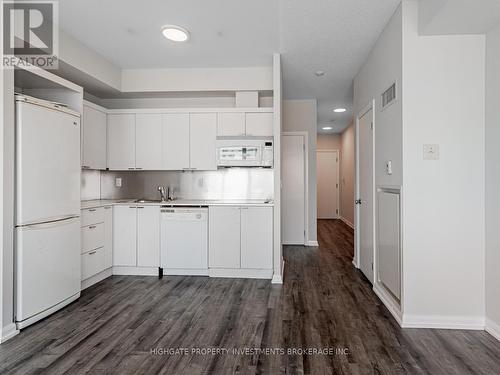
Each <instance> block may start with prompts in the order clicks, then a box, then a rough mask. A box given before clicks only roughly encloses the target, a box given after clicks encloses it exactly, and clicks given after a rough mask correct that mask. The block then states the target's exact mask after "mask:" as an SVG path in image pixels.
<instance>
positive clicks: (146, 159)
mask: <svg viewBox="0 0 500 375" xmlns="http://www.w3.org/2000/svg"><path fill="white" fill-rule="evenodd" d="M135 169H139V170H140V169H144V170H160V169H162V115H161V114H151V113H145V114H142V113H138V114H136V117H135Z"/></svg>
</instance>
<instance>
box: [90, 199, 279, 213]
mask: <svg viewBox="0 0 500 375" xmlns="http://www.w3.org/2000/svg"><path fill="white" fill-rule="evenodd" d="M136 200H137V199H134V198H131V199H93V200H86V201H82V202H81V209H82V210H85V209H89V208H96V207H104V206H114V205H122V204H123V205H132V204H137V205H140V206H169V207H175V206H255V207H272V206H274V201H270V202H268V203H266V201H265V200H263V199H242V200H239V199H224V200H223V199H176V200H174V201H168V202H159V201H155V202H152V201H150V202H135V201H136Z"/></svg>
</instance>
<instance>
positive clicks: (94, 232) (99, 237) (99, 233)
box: [82, 223, 104, 254]
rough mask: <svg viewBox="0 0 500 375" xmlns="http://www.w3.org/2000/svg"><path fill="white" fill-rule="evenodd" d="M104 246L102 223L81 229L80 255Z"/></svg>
mask: <svg viewBox="0 0 500 375" xmlns="http://www.w3.org/2000/svg"><path fill="white" fill-rule="evenodd" d="M103 246H104V223H100V224H92V225H89V226H87V227H83V228H82V254H83V253H86V252H87V251H90V250H94V249H97V248H98V247H103Z"/></svg>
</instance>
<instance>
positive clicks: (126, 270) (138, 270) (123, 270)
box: [113, 266, 158, 276]
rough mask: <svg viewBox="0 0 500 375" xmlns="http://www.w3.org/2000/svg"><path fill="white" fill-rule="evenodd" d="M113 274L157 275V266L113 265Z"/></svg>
mask: <svg viewBox="0 0 500 375" xmlns="http://www.w3.org/2000/svg"><path fill="white" fill-rule="evenodd" d="M113 275H124V276H158V267H126V266H114V267H113Z"/></svg>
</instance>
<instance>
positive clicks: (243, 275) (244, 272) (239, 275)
mask: <svg viewBox="0 0 500 375" xmlns="http://www.w3.org/2000/svg"><path fill="white" fill-rule="evenodd" d="M208 275H209V276H210V277H228V278H235V279H272V277H273V270H261V269H243V268H239V269H233V268H210V269H209V270H208Z"/></svg>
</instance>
